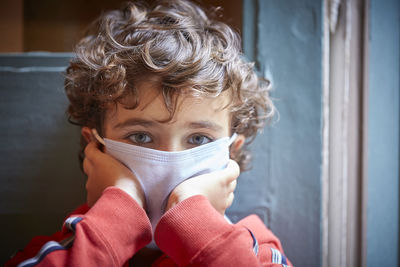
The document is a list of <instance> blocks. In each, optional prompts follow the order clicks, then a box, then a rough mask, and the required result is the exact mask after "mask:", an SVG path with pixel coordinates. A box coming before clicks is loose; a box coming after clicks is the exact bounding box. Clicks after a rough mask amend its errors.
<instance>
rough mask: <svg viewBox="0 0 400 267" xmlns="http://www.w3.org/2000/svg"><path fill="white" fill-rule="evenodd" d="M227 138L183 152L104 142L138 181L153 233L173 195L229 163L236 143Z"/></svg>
mask: <svg viewBox="0 0 400 267" xmlns="http://www.w3.org/2000/svg"><path fill="white" fill-rule="evenodd" d="M235 138H236V134H234V135H233V136H232V137H231V138H229V137H224V138H221V139H218V140H216V141H214V142H211V143H208V144H205V145H201V146H198V147H194V148H191V149H187V150H183V151H173V152H168V151H160V150H155V149H150V148H146V147H141V146H135V145H130V144H126V143H122V142H117V141H114V140H110V139H107V138H105V139H104V141H105V146H106V151H107V154H109V155H111V156H113V157H114V158H116V159H118V160H119V161H121V162H122V163H124V164H125V165H126V166H127V167H128V168H129V169H130V170H131V171H132V172H133V173H134V174H135V175H136V177H137V178H138V180H139V182H140V184H141V186H142V188H143V191H144V195H145V198H146V205H147V213H148V215H149V218H150V221H151V224H152V227H153V232H154V230H155V227H156V225H157V223H158V221H159V220H160V218H161V216H162V214H163V213H164V208H165V205H166V201H167V198H168V196H169V194H170V193H171V191H172V190H173V189H174V188H175V187H176V186H177V185H179V184H180V183H182V182H183V181H185V180H186V179H188V178H191V177H194V176H198V175H201V174H205V173H209V172H213V171H217V170H221V169H223V168H225V167H226V165H227V164H228V161H229V146H230V145H231V144H232V142H233V141H234V140H235Z"/></svg>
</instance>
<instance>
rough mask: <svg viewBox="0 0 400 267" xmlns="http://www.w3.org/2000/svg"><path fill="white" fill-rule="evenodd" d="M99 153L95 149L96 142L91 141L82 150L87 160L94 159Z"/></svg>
mask: <svg viewBox="0 0 400 267" xmlns="http://www.w3.org/2000/svg"><path fill="white" fill-rule="evenodd" d="M98 152H100V150H99V149H98V147H97V142H95V141H91V142H89V143H88V144H87V145H86V147H85V150H84V153H85V158H88V159H89V160H93V159H95V157H96V155H98V154H97V153H98Z"/></svg>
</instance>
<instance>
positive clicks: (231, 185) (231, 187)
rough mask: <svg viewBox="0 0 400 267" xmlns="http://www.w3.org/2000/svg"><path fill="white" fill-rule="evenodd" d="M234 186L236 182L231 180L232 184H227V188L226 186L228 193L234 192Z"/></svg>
mask: <svg viewBox="0 0 400 267" xmlns="http://www.w3.org/2000/svg"><path fill="white" fill-rule="evenodd" d="M236 185H237V180H236V179H235V180H233V181H232V182H230V184H229V186H228V188H229V191H230V192H233V191H235V188H236Z"/></svg>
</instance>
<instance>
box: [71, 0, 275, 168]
mask: <svg viewBox="0 0 400 267" xmlns="http://www.w3.org/2000/svg"><path fill="white" fill-rule="evenodd" d="M214 11H215V10H214ZM214 11H213V12H208V13H209V15H206V12H205V11H204V10H203V9H202V8H201V7H199V6H198V5H197V4H195V3H192V2H189V1H186V0H173V1H170V0H168V1H167V0H161V1H155V2H154V3H152V4H151V5H149V4H146V2H144V1H140V2H139V1H137V2H129V3H125V4H124V7H123V8H122V9H121V10H114V11H110V12H107V13H104V14H102V15H101V16H100V17H99V18H98V19H97V20H95V21H94V22H93V23H92V24H91V26H90V28H89V30H88V32H87V34H86V36H85V37H84V38H83V39H82V40H81V41H80V42H79V43H78V44H77V46H76V57H75V58H74V59H73V60H71V63H70V65H69V67H68V68H67V71H66V79H65V90H66V93H67V96H68V98H69V101H70V105H69V108H68V113H69V116H70V119H71V120H72V121H74V122H75V123H77V124H79V125H82V126H83V125H84V126H88V127H91V128H96V129H97V130H98V131H99V132H102V123H103V118H104V114H105V111H106V109H107V107H109V104H110V103H114V104H116V103H123V104H124V105H125V106H127V108H135V107H136V106H137V105H138V102H139V99H137V92H136V89H135V82H137V81H138V80H141V79H143V77H146V76H149V75H150V76H151V75H155V76H157V77H159V78H160V80H161V88H162V89H161V90H162V94H163V97H164V102H165V105H166V107H167V109H168V110H169V112H170V116H171V118H172V116H173V114H174V111H175V108H176V105H175V104H176V98H177V97H178V96H179V95H180V94H182V93H183V90H185V93H187V92H188V90H189V93H191V94H192V95H196V96H206V97H217V96H219V95H220V94H221V93H222V92H224V91H227V90H230V92H231V94H230V95H231V96H232V104H231V105H230V106H229V107H227V108H230V110H231V114H232V121H231V125H232V132H236V133H238V134H243V135H244V136H245V137H246V142H245V144H244V146H243V147H242V148H241V149H240V151H237V153H235V155H232V157H233V158H234V159H235V160H236V161H237V162H238V163H239V166H240V168H241V170H245V169H247V168H248V163H249V161H250V156H251V155H250V152H249V150H248V145H249V143H250V142H251V141H252V140H253V139H254V137H255V136H256V134H257V131H258V130H259V129H261V128H262V127H263V126H264V123H265V121H266V120H267V119H269V118H272V116H273V115H274V111H275V108H274V105H273V103H272V101H271V99H270V98H269V94H268V91H269V85H270V84H269V82H268V81H267V80H263V79H259V78H258V77H257V75H256V73H255V71H254V64H253V63H249V62H246V61H245V59H244V57H243V55H242V53H241V44H240V37H239V35H238V34H237V33H236V32H235V31H233V30H232V29H231V28H230V27H229V26H228V25H227V24H225V23H223V22H220V21H218V19H216V17H217V15H216V14H217V12H214ZM188 88H189V89H188ZM127 96H129V99H134V101H133V102H132V101H130V103H129V104H127V103H126V99H127ZM123 100H124V101H123ZM85 146H86V142H85V140H84V139H83V138H82V140H81V151H80V155H81V160H82V152H83V149H84V147H85Z"/></svg>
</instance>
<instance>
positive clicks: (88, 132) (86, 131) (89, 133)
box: [81, 126, 93, 143]
mask: <svg viewBox="0 0 400 267" xmlns="http://www.w3.org/2000/svg"><path fill="white" fill-rule="evenodd" d="M81 134H82V136H83V138H85V140H86V142H87V143H90V141H92V140H93V135H92V131H91V130H90V128H89V127H86V126H85V127H82V130H81Z"/></svg>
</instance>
